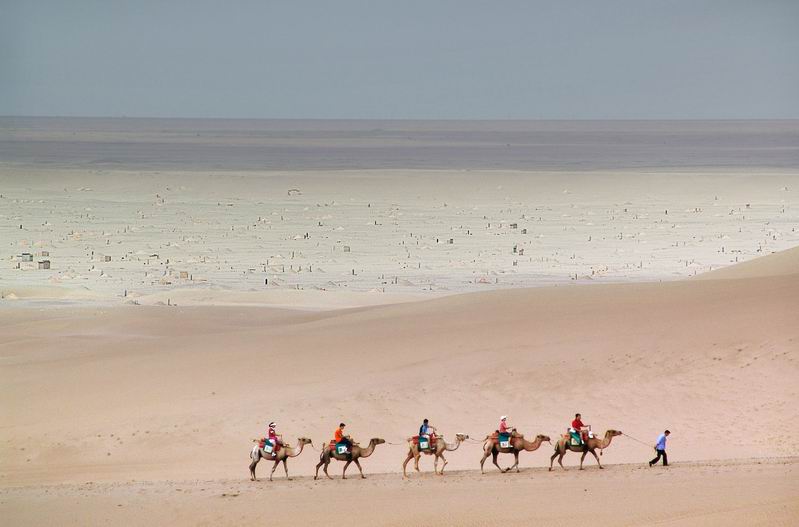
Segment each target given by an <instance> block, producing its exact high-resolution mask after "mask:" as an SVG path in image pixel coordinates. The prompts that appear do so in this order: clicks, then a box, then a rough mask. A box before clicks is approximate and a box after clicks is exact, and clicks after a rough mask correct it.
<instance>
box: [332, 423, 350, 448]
mask: <svg viewBox="0 0 799 527" xmlns="http://www.w3.org/2000/svg"><path fill="white" fill-rule="evenodd" d="M345 426H347V425H345V424H344V423H339V425H338V428H336V431H335V432H334V433H333V440H334V441H335V442H336V444H337V445H346V446H347V451H348V452H349V451H350V450H351V449H352V438H351V437H350V436H348V435H344V427H345Z"/></svg>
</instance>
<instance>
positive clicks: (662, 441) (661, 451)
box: [649, 430, 671, 467]
mask: <svg viewBox="0 0 799 527" xmlns="http://www.w3.org/2000/svg"><path fill="white" fill-rule="evenodd" d="M670 434H671V432H669V431H668V430H666V431H665V432H663V433H662V434H660V435H659V436H658V439H657V443H656V444H655V452H657V453H658V455H657V457H656V458H655V459H653V460H652V461H650V462H649V466H650V467H651V466H652V465H656V464H657V462H658V461H660V458H661V457H662V458H663V466H664V467H668V466H669V458H668V457H667V456H666V438H667V437H669V435H670Z"/></svg>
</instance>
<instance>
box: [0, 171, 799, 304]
mask: <svg viewBox="0 0 799 527" xmlns="http://www.w3.org/2000/svg"><path fill="white" fill-rule="evenodd" d="M0 188H2V192H0V194H2V198H0V219H2V223H0V239H2V245H0V250H2V252H1V253H0V261H1V262H2V266H0V289H1V290H2V294H3V296H4V297H7V298H12V299H13V298H15V297H16V298H24V297H50V298H61V299H65V300H67V299H77V298H83V299H85V298H93V299H98V300H105V301H112V302H117V301H128V302H140V303H148V302H151V303H152V302H164V303H172V302H173V301H175V302H184V303H186V302H188V303H203V302H204V303H225V302H244V303H256V304H258V303H278V304H280V303H289V304H293V303H296V302H297V295H296V294H293V293H291V291H296V290H306V291H338V292H342V291H343V292H352V293H360V294H352V295H351V298H350V299H348V300H346V301H345V302H355V303H383V302H386V301H398V300H407V299H414V298H418V297H420V296H421V297H424V296H430V295H440V294H447V293H459V292H469V291H479V290H484V289H488V288H510V287H520V286H535V285H551V284H570V283H594V282H620V281H659V280H674V279H679V278H685V277H690V276H694V275H696V274H698V273H702V272H706V271H709V270H713V269H717V268H719V267H723V266H726V265H730V264H733V263H737V262H742V261H746V260H748V259H752V258H754V257H757V256H762V255H765V254H769V253H771V252H774V251H779V250H782V249H786V248H789V247H792V246H795V245H797V244H799V232H797V227H799V172H792V171H790V170H785V169H781V170H763V171H756V172H752V171H740V172H737V173H730V172H729V171H719V170H714V171H708V170H705V171H699V170H693V171H680V172H674V171H663V170H658V171H641V170H637V169H636V170H622V171H589V172H522V171H452V170H360V171H316V172H313V171H311V172H247V173H224V172H216V171H215V172H180V171H175V172H126V171H92V172H87V171H85V170H80V169H79V170H74V169H53V170H49V169H32V168H18V167H9V166H4V167H1V168H0ZM26 260H30V261H26ZM45 261H46V262H48V263H46V264H45V263H43V262H45ZM40 262H42V263H41V264H40ZM46 267H49V268H46ZM242 293H245V294H246V295H245V296H241V294H242ZM366 293H370V294H366ZM287 295H288V296H287ZM292 295H294V296H292ZM325 296H332V295H323V296H322V298H324V297H325ZM345 297H346V295H345ZM306 298H311V297H310V296H308V295H306ZM320 301H321V300H318V301H317V300H310V301H309V302H310V303H311V304H314V303H319V302H320Z"/></svg>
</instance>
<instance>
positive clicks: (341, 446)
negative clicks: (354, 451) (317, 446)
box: [330, 440, 350, 455]
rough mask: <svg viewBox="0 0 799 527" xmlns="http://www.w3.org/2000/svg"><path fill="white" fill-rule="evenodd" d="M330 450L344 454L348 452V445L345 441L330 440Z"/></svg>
mask: <svg viewBox="0 0 799 527" xmlns="http://www.w3.org/2000/svg"><path fill="white" fill-rule="evenodd" d="M330 451H331V452H333V453H335V454H339V455H346V454H349V453H350V447H349V445H348V444H347V443H336V442H335V440H331V441H330Z"/></svg>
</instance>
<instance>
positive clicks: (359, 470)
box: [355, 459, 366, 479]
mask: <svg viewBox="0 0 799 527" xmlns="http://www.w3.org/2000/svg"><path fill="white" fill-rule="evenodd" d="M355 466H356V467H358V472H360V473H361V479H366V476H364V475H363V469H362V468H361V462H360V461H358V460H357V459H356V460H355Z"/></svg>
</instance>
